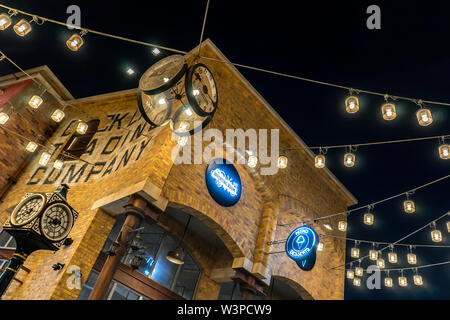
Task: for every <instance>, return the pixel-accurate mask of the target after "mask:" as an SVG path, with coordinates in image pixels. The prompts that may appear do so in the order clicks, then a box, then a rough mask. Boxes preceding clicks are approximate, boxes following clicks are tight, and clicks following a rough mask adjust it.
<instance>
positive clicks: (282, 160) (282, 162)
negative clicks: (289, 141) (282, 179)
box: [278, 156, 288, 169]
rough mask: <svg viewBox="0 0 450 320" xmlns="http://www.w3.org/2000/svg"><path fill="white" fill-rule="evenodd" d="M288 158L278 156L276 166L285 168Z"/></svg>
mask: <svg viewBox="0 0 450 320" xmlns="http://www.w3.org/2000/svg"><path fill="white" fill-rule="evenodd" d="M287 163H288V159H287V158H286V157H285V156H279V157H278V168H280V169H285V168H286V167H287Z"/></svg>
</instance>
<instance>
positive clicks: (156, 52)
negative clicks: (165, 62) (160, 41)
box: [152, 48, 161, 56]
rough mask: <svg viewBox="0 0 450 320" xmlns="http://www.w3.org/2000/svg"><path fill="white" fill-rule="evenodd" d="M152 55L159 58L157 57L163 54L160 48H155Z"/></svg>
mask: <svg viewBox="0 0 450 320" xmlns="http://www.w3.org/2000/svg"><path fill="white" fill-rule="evenodd" d="M152 53H153V55H154V56H157V55H159V54H160V53H161V50H159V49H158V48H154V49H153V50H152Z"/></svg>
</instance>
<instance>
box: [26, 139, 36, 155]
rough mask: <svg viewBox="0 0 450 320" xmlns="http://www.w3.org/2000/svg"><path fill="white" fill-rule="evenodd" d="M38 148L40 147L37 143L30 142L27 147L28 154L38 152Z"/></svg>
mask: <svg viewBox="0 0 450 320" xmlns="http://www.w3.org/2000/svg"><path fill="white" fill-rule="evenodd" d="M37 147H38V145H37V144H36V143H35V142H33V141H30V142H28V144H27V146H26V148H25V149H26V150H27V151H28V152H31V153H33V152H35V151H36V149H37Z"/></svg>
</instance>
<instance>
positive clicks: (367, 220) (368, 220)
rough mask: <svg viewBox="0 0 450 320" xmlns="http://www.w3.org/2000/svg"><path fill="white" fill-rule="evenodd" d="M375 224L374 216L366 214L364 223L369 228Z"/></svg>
mask: <svg viewBox="0 0 450 320" xmlns="http://www.w3.org/2000/svg"><path fill="white" fill-rule="evenodd" d="M373 222H374V216H373V214H371V213H366V214H364V223H365V224H367V225H368V226H370V225H373Z"/></svg>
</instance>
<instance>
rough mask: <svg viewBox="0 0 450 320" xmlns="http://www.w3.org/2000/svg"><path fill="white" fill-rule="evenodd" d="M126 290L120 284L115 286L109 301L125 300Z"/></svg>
mask: <svg viewBox="0 0 450 320" xmlns="http://www.w3.org/2000/svg"><path fill="white" fill-rule="evenodd" d="M127 295H128V290H127V289H126V288H125V287H124V286H122V285H121V284H119V283H118V284H117V285H116V288H115V290H114V292H113V294H112V296H111V300H127Z"/></svg>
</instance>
